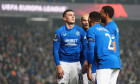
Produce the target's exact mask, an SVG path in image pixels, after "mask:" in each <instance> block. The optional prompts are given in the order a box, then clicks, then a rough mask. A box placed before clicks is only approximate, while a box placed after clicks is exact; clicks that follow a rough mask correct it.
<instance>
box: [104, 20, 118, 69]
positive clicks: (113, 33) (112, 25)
mask: <svg viewBox="0 0 140 84" xmlns="http://www.w3.org/2000/svg"><path fill="white" fill-rule="evenodd" d="M105 28H106V29H107V30H108V31H109V32H110V34H111V38H112V41H116V53H115V54H116V56H117V57H118V60H119V61H120V68H121V59H120V51H119V29H118V27H117V25H116V23H115V22H114V21H111V22H109V23H108V24H107V25H106V26H105Z"/></svg>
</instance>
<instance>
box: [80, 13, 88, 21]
mask: <svg viewBox="0 0 140 84" xmlns="http://www.w3.org/2000/svg"><path fill="white" fill-rule="evenodd" d="M88 17H89V14H84V15H82V17H81V20H83V19H84V18H88Z"/></svg>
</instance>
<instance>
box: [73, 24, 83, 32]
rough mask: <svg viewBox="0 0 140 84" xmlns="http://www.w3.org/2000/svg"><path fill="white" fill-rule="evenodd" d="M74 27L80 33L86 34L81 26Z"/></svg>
mask: <svg viewBox="0 0 140 84" xmlns="http://www.w3.org/2000/svg"><path fill="white" fill-rule="evenodd" d="M74 27H75V28H76V29H77V30H78V31H79V32H84V33H85V31H84V29H83V28H81V27H80V26H78V25H74Z"/></svg>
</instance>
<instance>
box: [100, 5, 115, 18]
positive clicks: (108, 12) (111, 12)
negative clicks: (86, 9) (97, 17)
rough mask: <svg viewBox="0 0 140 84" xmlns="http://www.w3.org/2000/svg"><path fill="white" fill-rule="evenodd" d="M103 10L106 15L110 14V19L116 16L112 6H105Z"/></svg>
mask: <svg viewBox="0 0 140 84" xmlns="http://www.w3.org/2000/svg"><path fill="white" fill-rule="evenodd" d="M102 9H103V10H104V12H105V14H108V15H109V17H110V18H112V17H113V15H114V9H113V7H111V6H103V7H102Z"/></svg>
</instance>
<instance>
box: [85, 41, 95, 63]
mask: <svg viewBox="0 0 140 84" xmlns="http://www.w3.org/2000/svg"><path fill="white" fill-rule="evenodd" d="M94 46H95V43H94V42H89V43H88V52H87V55H88V56H87V57H88V64H92V63H93V59H94Z"/></svg>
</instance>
